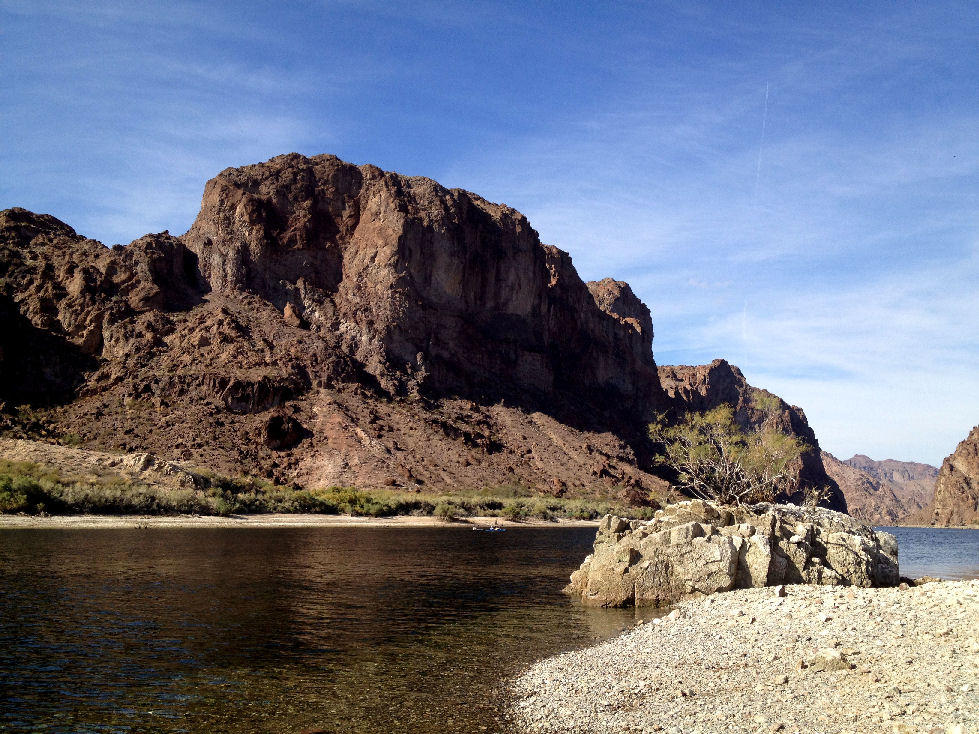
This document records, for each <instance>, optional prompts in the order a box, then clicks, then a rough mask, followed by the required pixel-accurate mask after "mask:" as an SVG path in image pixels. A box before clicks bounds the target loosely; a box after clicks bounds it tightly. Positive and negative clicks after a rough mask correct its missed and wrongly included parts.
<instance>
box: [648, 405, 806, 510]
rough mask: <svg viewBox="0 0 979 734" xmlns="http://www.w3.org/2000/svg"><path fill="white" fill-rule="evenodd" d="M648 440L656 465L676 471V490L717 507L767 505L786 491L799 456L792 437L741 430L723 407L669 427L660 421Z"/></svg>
mask: <svg viewBox="0 0 979 734" xmlns="http://www.w3.org/2000/svg"><path fill="white" fill-rule="evenodd" d="M649 435H650V437H651V438H652V439H653V440H654V441H657V442H658V443H660V444H661V445H662V447H663V454H662V455H661V456H660V457H659V458H660V461H661V463H663V464H665V465H666V466H668V467H670V468H672V469H673V471H675V472H676V475H677V479H678V484H679V486H680V488H681V489H684V490H687V491H688V492H690V494H692V495H694V496H695V497H699V498H701V499H706V500H711V501H714V502H720V503H722V504H738V505H740V504H752V503H755V502H771V501H773V500H774V499H775V498H776V497H777V496H778V495H779V494H781V493H783V492H788V491H790V490H791V489H793V487H794V484H795V481H796V478H797V477H796V471H795V469H796V467H797V466H798V463H799V461H800V457H801V456H802V452H803V446H802V444H801V442H800V441H799V440H798V439H797V438H795V437H793V436H789V435H786V434H785V433H782V432H781V431H778V430H775V429H770V428H759V429H757V430H749V431H745V430H744V429H742V428H741V426H739V425H738V424H737V423H736V422H735V420H734V409H733V408H732V407H731V406H730V405H726V404H725V405H720V406H718V407H717V408H714V409H712V410H708V411H706V412H704V413H689V414H687V415H686V416H685V417H684V418H683V420H681V421H679V422H676V423H672V424H670V423H667V422H666V421H665V420H663V419H662V418H661V419H660V420H658V421H656V422H655V423H653V424H652V425H650V427H649Z"/></svg>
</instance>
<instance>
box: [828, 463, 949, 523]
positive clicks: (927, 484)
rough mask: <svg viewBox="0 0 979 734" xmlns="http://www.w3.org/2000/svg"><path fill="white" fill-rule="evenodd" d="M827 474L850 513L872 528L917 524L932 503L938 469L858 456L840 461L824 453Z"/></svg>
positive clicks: (926, 465) (924, 465)
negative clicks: (841, 493) (919, 514)
mask: <svg viewBox="0 0 979 734" xmlns="http://www.w3.org/2000/svg"><path fill="white" fill-rule="evenodd" d="M822 458H823V466H824V467H825V468H826V472H827V473H828V474H829V475H830V476H831V477H832V478H833V480H834V481H835V482H836V483H837V484H838V485H839V487H840V489H841V490H842V491H843V494H844V496H845V497H846V504H847V507H848V508H849V512H850V514H851V515H853V516H854V517H857V518H859V519H861V520H863V521H864V522H867V523H870V524H872V525H902V524H906V523H914V522H917V520H916V517H917V515H918V513H920V512H921V510H922V508H924V507H925V506H927V505H928V504H929V503H930V502H931V498H932V495H933V494H934V491H935V478H936V477H937V476H938V469H936V468H935V467H933V466H929V465H928V464H918V463H915V462H910V461H894V460H893V459H887V460H885V461H874V460H873V459H871V458H869V457H867V456H864V455H863V454H857V455H856V456H854V457H853V458H851V459H847V460H846V461H840V460H839V459H837V458H836V457H835V456H833V455H832V454H830V453H827V452H825V451H824V452H822Z"/></svg>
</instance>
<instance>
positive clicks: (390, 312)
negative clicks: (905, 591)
mask: <svg viewBox="0 0 979 734" xmlns="http://www.w3.org/2000/svg"><path fill="white" fill-rule="evenodd" d="M652 339H653V323H652V318H651V316H650V313H649V309H647V308H646V306H645V305H644V304H643V303H642V302H641V301H640V300H639V299H638V298H637V297H636V296H635V294H634V293H633V292H632V291H631V289H630V288H629V286H628V285H627V284H625V283H622V282H620V281H615V280H611V279H605V280H599V281H596V282H593V283H584V282H582V280H581V279H580V278H579V277H578V275H577V273H576V271H575V269H574V266H573V264H572V262H571V258H570V256H569V255H568V254H567V253H565V252H562V251H561V250H559V249H558V248H556V247H553V246H549V245H544V244H542V243H541V242H540V239H539V237H538V235H537V232H535V231H534V229H533V227H531V225H530V223H529V222H528V221H527V219H526V218H525V217H524V216H523V215H522V214H520V213H519V212H517V211H515V210H513V209H511V208H510V207H508V206H505V205H501V204H494V203H491V202H488V201H486V200H485V199H483V198H481V197H479V196H477V195H475V194H472V193H469V192H466V191H462V190H459V189H446V188H444V187H442V186H440V185H439V184H438V183H436V182H435V181H431V180H429V179H425V178H418V177H409V176H402V175H399V174H396V173H390V172H385V171H382V170H380V169H379V168H376V167H375V166H369V165H365V166H356V165H352V164H350V163H345V162H343V161H341V160H339V159H338V158H336V157H334V156H328V155H323V156H315V157H311V158H307V157H305V156H301V155H297V154H290V155H285V156H279V157H277V158H273V159H272V160H269V161H267V162H265V163H261V164H257V165H253V166H244V167H241V168H229V169H227V170H225V171H222V172H221V173H220V174H219V175H218V176H216V177H215V178H213V179H212V180H211V181H209V182H208V183H207V186H206V188H205V192H204V197H203V200H202V205H201V211H200V213H199V215H198V216H197V219H196V221H195V222H194V224H193V226H192V227H191V229H190V230H189V231H188V232H187V233H186V234H184V235H182V236H180V237H174V236H172V235H170V234H169V233H167V232H162V233H159V234H152V235H147V236H145V237H142V238H140V239H138V240H136V241H135V242H133V243H131V244H129V245H127V246H125V247H122V246H117V247H113V248H106V247H104V246H103V245H101V244H100V243H98V242H95V241H93V240H90V239H87V238H85V237H83V236H80V235H79V234H78V233H76V232H75V231H74V230H73V229H71V227H69V226H68V225H66V224H64V223H62V222H59V221H58V220H57V219H54V218H53V217H50V216H47V215H39V214H33V213H31V212H28V211H25V210H23V209H10V210H7V211H4V212H2V213H0V431H5V432H6V433H8V434H10V435H15V436H19V437H25V438H30V437H34V438H37V437H41V436H42V434H40V433H38V432H37V431H34V430H33V429H32V428H31V426H33V425H35V424H37V425H42V426H43V427H44V428H43V430H44V433H43V437H44V438H46V439H50V438H52V437H56V436H58V435H61V436H63V437H70V438H71V443H76V442H78V443H80V444H81V445H82V446H85V447H86V448H92V449H111V450H113V451H123V452H150V453H153V454H155V455H158V456H160V457H161V458H163V459H167V460H176V461H181V462H185V463H187V464H190V465H196V466H203V467H208V468H210V469H213V470H214V471H217V472H219V473H223V474H251V475H258V476H264V477H267V478H269V479H272V480H273V481H276V482H293V483H298V484H302V485H306V486H324V485H330V484H343V485H354V486H358V487H362V488H366V489H369V488H378V487H391V486H401V487H405V488H411V489H417V488H420V487H424V488H425V489H429V490H433V491H453V490H455V489H481V488H486V487H507V488H510V489H513V488H515V487H516V488H519V489H520V491H541V492H546V493H561V494H564V495H566V496H582V495H583V496H589V495H595V496H601V497H606V496H608V495H609V494H610V493H611V494H613V495H616V496H619V497H621V498H624V499H628V500H630V501H635V502H640V503H643V502H653V501H654V500H655V499H656V497H657V496H660V495H662V494H664V493H665V484H666V483H665V481H664V480H663V479H662V478H660V477H659V476H657V475H656V472H660V471H661V470H660V469H659V467H657V466H656V465H655V464H654V461H653V454H654V452H653V449H654V446H652V444H651V441H650V440H649V438H648V435H647V432H646V428H647V425H648V421H649V420H650V418H652V417H653V416H654V415H655V414H657V413H660V412H663V411H666V410H668V409H669V408H670V407H671V406H673V407H677V406H681V405H682V406H686V407H688V408H689V409H701V408H700V407H698V406H707V407H710V405H712V404H713V403H716V400H718V399H721V398H724V399H727V397H729V396H731V395H733V396H734V398H735V399H736V400H737V401H740V403H741V404H740V406H739V408H738V411H739V413H738V414H739V417H740V418H743V419H745V420H748V421H758V420H762V421H768V422H770V423H771V424H772V425H777V426H779V427H781V428H783V429H784V430H787V431H793V432H794V433H795V434H796V435H799V436H801V437H803V438H804V439H805V440H806V441H808V442H809V443H808V444H807V446H811V447H812V450H815V451H816V463H815V464H814V463H813V460H812V451H809V450H807V453H806V456H805V457H804V461H803V464H802V466H800V470H799V477H800V481H799V487H802V486H804V485H805V483H807V482H808V483H810V484H812V483H818V482H819V481H821V480H824V479H825V476H824V474H820V469H821V467H820V466H819V465H818V450H817V444H816V443H815V438H814V437H813V436H812V435H811V431H810V430H809V429H808V425H806V423H805V417H804V415H802V413H801V411H799V410H798V409H796V408H789V406H787V405H785V404H784V403H782V402H781V401H778V399H777V398H774V396H768V397H767V398H766V401H767V402H766V401H762V402H763V403H764V406H763V408H764V409H761V408H758V409H757V410H756V408H757V406H756V405H755V403H754V402H752V400H753V398H752V396H760V395H763V393H762V391H756V390H754V388H751V387H750V386H748V385H747V384H746V383H744V379H743V377H741V376H740V373H739V372H738V371H737V369H736V368H732V367H730V366H729V365H727V363H724V362H717V363H715V364H714V365H711V366H709V367H705V368H679V367H677V368H668V369H667V371H666V372H664V373H663V374H664V375H666V376H667V378H668V381H671V385H672V387H671V390H673V392H672V393H671V394H672V395H673V397H672V399H671V398H669V397H667V395H666V393H665V392H664V391H663V389H662V387H661V385H660V372H659V371H658V370H657V366H656V363H655V361H654V359H653V353H652V349H651V345H652ZM691 370H692V373H690V374H687V373H685V372H684V371H687V372H690V371H691ZM698 370H700V371H703V370H706V372H705V373H704V375H703V376H701V377H698V374H699V373H698V372H697V371H698ZM725 375H726V376H725ZM725 380H727V383H730V384H729V385H728V387H731V386H733V390H732V389H726V388H725V389H720V390H719V388H723V387H724V384H725ZM739 380H740V382H739ZM681 382H682V383H683V384H684V385H685V386H686V387H684V389H679V390H678V389H676V388H677V386H678V385H679V383H681ZM701 393H702V395H703V399H702V400H701V399H699V398H698V395H701ZM764 395H767V394H764ZM756 402H757V401H756ZM21 405H27V406H29V407H30V410H26V411H25V410H19V409H18V407H17V406H21ZM753 406H754V407H753ZM38 410H40V411H41V412H40V413H39V412H38ZM807 431H808V433H807ZM836 506H840V505H839V504H837V505H836Z"/></svg>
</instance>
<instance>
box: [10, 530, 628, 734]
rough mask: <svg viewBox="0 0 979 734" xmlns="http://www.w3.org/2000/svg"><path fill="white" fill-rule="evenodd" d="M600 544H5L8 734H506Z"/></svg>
mask: <svg viewBox="0 0 979 734" xmlns="http://www.w3.org/2000/svg"><path fill="white" fill-rule="evenodd" d="M593 539H594V529H591V528H581V529H558V528H555V529H550V528H546V529H530V528H528V529H515V530H511V531H509V532H506V533H475V532H472V531H471V530H468V529H465V528H459V529H453V528H449V529H444V528H433V529H428V528H412V529H404V528H309V529H237V528H234V529H231V528H229V529H213V530H212V529H208V530H204V529H168V528H156V529H148V530H122V529H119V530H104V529H103V530H3V531H0V594H2V597H0V730H2V731H13V732H21V731H46V732H128V731H131V732H146V731H189V732H300V731H303V730H304V729H321V730H324V731H330V732H334V731H335V732H341V731H342V732H394V731H411V732H456V731H458V732H470V731H475V732H479V731H503V730H505V725H504V724H503V723H501V722H500V721H499V716H498V712H499V710H500V707H499V704H498V697H497V696H496V693H495V690H494V689H495V688H496V687H497V686H498V685H499V683H500V681H501V680H502V679H503V678H504V677H506V676H508V675H510V674H512V673H514V672H516V671H517V670H519V669H520V668H521V667H523V666H526V665H529V664H530V663H531V662H533V661H534V660H536V659H539V658H541V657H544V656H547V655H549V654H552V653H555V652H557V651H560V650H566V649H570V648H573V647H579V646H584V645H587V644H590V643H592V642H594V641H595V640H597V639H604V638H607V637H609V636H611V635H614V634H616V633H618V632H619V631H620V630H622V629H623V628H625V627H627V626H631V624H632V623H633V622H634V615H633V613H632V612H615V611H602V610H586V609H583V608H582V607H580V606H578V605H575V604H573V603H572V602H571V601H570V600H569V599H567V598H566V597H563V596H561V595H560V594H559V593H558V591H559V589H560V588H561V586H562V585H563V584H564V583H566V581H567V577H568V574H569V573H570V572H571V571H572V570H573V569H574V568H576V567H577V566H578V564H579V563H580V562H581V560H582V559H583V557H584V556H585V555H586V554H587V553H588V552H589V549H590V546H591V542H592V540H593Z"/></svg>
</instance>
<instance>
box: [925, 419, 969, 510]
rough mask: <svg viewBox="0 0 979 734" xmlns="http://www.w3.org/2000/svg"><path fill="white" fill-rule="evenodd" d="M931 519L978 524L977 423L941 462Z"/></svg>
mask: <svg viewBox="0 0 979 734" xmlns="http://www.w3.org/2000/svg"><path fill="white" fill-rule="evenodd" d="M931 521H932V523H934V524H935V525H979V426H976V427H975V428H973V429H972V430H971V431H970V432H969V435H968V436H967V437H966V438H965V439H963V440H962V441H961V442H960V443H959V445H958V446H957V447H956V448H955V451H954V452H952V454H951V455H950V456H948V457H947V458H946V459H945V461H944V462H942V468H941V470H940V471H939V473H938V480H937V482H936V483H935V500H934V504H933V506H932V507H931Z"/></svg>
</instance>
